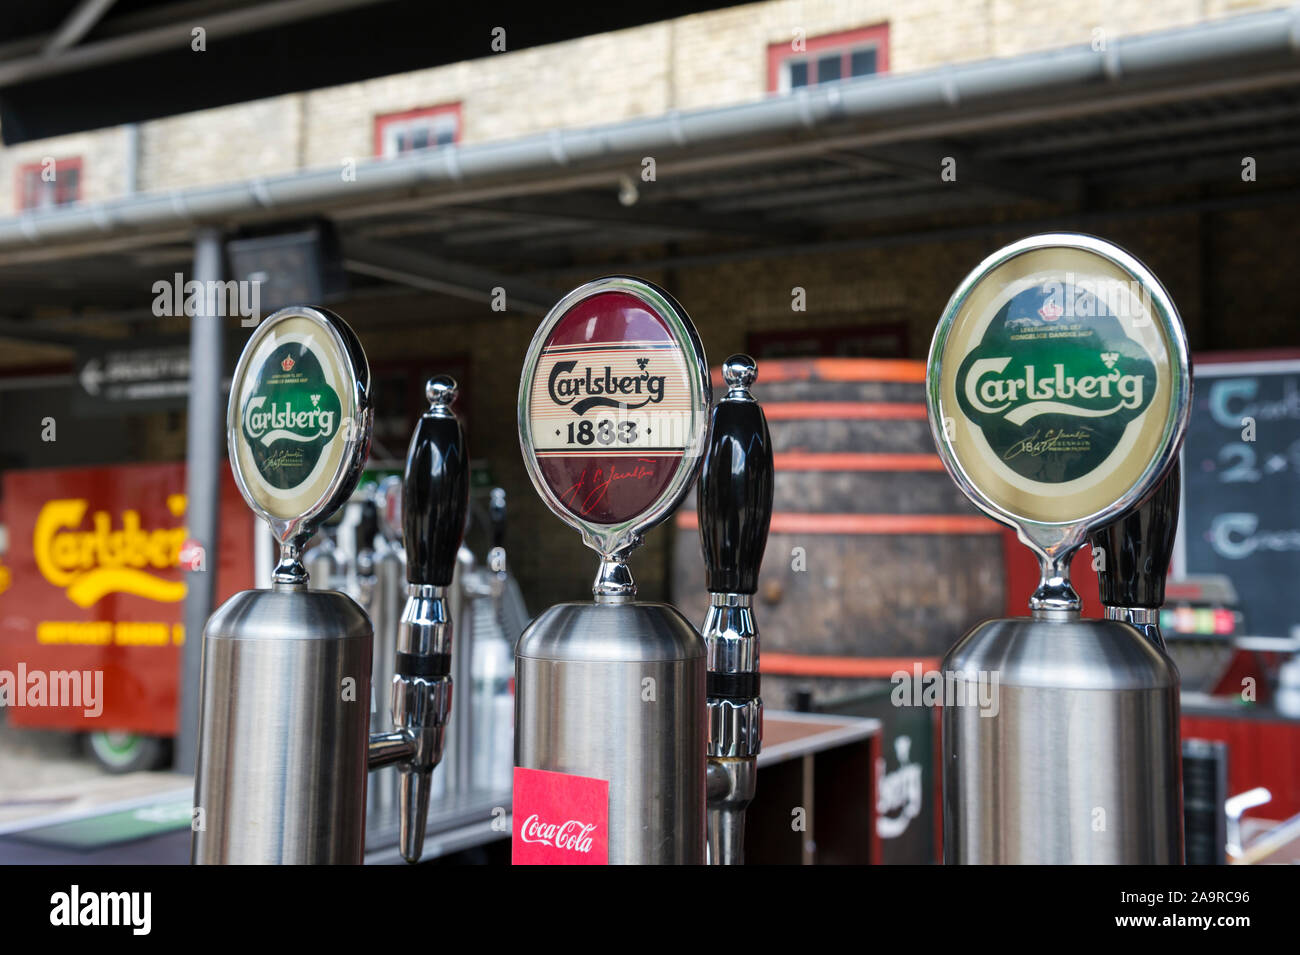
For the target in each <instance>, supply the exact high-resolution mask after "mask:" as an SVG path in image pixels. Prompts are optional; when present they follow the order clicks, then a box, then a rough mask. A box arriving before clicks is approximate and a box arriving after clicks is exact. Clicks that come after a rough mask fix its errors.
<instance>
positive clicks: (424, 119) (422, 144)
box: [375, 103, 461, 158]
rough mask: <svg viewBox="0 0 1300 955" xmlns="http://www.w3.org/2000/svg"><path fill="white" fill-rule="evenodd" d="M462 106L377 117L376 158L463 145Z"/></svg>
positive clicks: (432, 107)
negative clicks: (461, 142) (457, 144)
mask: <svg viewBox="0 0 1300 955" xmlns="http://www.w3.org/2000/svg"><path fill="white" fill-rule="evenodd" d="M460 129H461V115H460V103H443V104H442V105H440V106H426V107H423V108H421V109H409V110H407V111H405V112H403V113H385V114H384V115H383V116H376V117H375V155H376V156H383V157H385V158H392V157H393V156H401V155H402V154H404V153H411V152H415V151H416V150H420V149H433V148H436V147H438V146H448V145H450V144H452V143H458V142H460Z"/></svg>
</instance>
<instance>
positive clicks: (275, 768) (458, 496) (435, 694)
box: [191, 306, 469, 865]
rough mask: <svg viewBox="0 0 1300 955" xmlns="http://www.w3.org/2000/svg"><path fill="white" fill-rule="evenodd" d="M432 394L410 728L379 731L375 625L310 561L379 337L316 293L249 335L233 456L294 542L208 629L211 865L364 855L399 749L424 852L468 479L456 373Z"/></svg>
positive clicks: (198, 798) (397, 713) (407, 494)
mask: <svg viewBox="0 0 1300 955" xmlns="http://www.w3.org/2000/svg"><path fill="white" fill-rule="evenodd" d="M426 393H427V395H428V398H429V403H430V408H429V410H428V411H427V412H425V414H424V416H423V417H422V418H421V419H420V423H419V426H418V427H417V429H416V431H415V434H414V436H413V437H412V439H411V446H410V450H409V452H408V454H407V462H406V481H405V485H404V488H403V504H402V510H403V524H404V537H405V545H406V551H407V575H406V576H407V580H408V588H407V594H408V596H407V601H406V607H405V610H404V612H403V615H402V619H401V622H400V624H399V625H398V626H397V631H398V632H397V648H396V652H395V654H394V656H395V658H396V660H395V667H394V671H395V674H396V675H395V676H394V678H393V685H392V716H393V726H394V728H393V729H392V730H391V731H388V732H380V733H376V734H373V735H370V734H369V733H368V730H369V729H370V722H371V720H370V713H369V710H370V705H369V704H370V700H371V694H370V687H371V668H372V662H373V660H372V648H373V645H374V642H375V641H374V627H373V624H372V622H371V620H370V618H369V617H368V616H367V614H366V612H365V611H364V610H363V609H362V608H361V607H360V606H359V605H358V604H357V602H356V601H355V600H353V599H352V598H351V597H349V596H348V595H346V594H343V593H339V592H337V591H333V590H312V589H309V587H308V574H307V569H306V568H305V567H304V566H303V562H302V548H303V545H304V544H305V542H306V541H307V540H308V539H309V538H310V537H311V535H312V534H313V533H314V532H315V530H316V528H317V527H318V526H319V525H320V524H321V523H322V522H324V521H325V520H327V519H328V518H329V516H330V515H331V514H333V513H334V512H335V511H336V510H337V509H338V508H339V507H340V506H341V505H342V504H343V503H344V502H345V501H347V500H348V499H349V497H350V496H351V494H352V492H353V490H354V489H355V488H356V485H357V480H358V478H359V477H360V475H361V471H362V468H363V467H364V466H365V462H366V460H367V457H368V455H369V449H370V429H371V423H372V420H373V410H372V407H371V400H370V369H369V366H368V364H367V362H366V357H365V353H364V352H363V351H362V349H361V344H360V342H359V341H358V340H357V338H356V335H355V334H354V333H353V332H352V329H350V328H349V327H348V326H347V324H346V323H344V322H343V320H342V319H340V318H339V317H338V316H337V315H334V314H333V313H331V312H328V311H326V310H324V309H318V308H310V307H306V306H292V307H289V308H285V309H281V310H280V311H278V312H276V313H275V314H274V315H272V316H270V317H269V318H267V319H266V320H265V321H264V322H262V323H261V324H260V325H259V326H258V328H257V330H256V331H254V332H253V334H252V336H251V337H250V339H249V341H248V344H247V345H245V347H244V351H243V354H242V355H241V356H240V359H239V364H238V365H237V366H236V368H235V375H234V378H233V379H232V382H231V389H230V405H229V408H228V410H227V442H228V445H229V449H230V461H231V470H232V471H233V472H234V475H235V481H236V483H237V484H238V485H239V489H240V491H241V492H242V493H243V495H244V499H245V501H247V503H248V505H249V507H250V508H252V510H253V511H254V512H255V513H256V514H258V515H259V516H260V517H261V518H262V519H264V520H265V521H266V522H267V524H268V525H269V526H270V528H271V531H272V533H273V534H274V536H275V537H276V538H277V539H278V540H279V542H280V562H279V564H278V566H277V567H276V568H275V573H274V574H273V576H272V588H271V589H270V590H249V591H244V592H243V593H239V594H236V595H235V596H234V597H232V598H230V600H228V601H226V603H224V604H222V606H221V607H219V608H218V609H217V611H216V612H215V613H214V614H213V615H212V616H211V617H210V618H209V619H208V623H207V626H206V627H205V628H204V631H203V676H202V699H201V704H200V719H199V753H198V763H197V766H196V768H195V776H194V826H193V829H194V835H193V843H192V850H191V851H192V855H191V858H192V859H193V861H194V862H195V863H234V864H250V863H293V864H307V865H310V864H320V863H353V864H356V863H360V862H362V861H363V858H364V853H365V830H366V790H367V786H366V773H367V769H375V768H378V767H380V766H387V765H396V767H397V770H398V772H399V773H400V782H401V789H400V800H399V803H400V808H401V851H402V855H403V856H404V857H405V858H406V859H407V860H408V861H410V862H415V861H417V860H418V859H419V857H420V853H421V849H422V846H423V842H424V827H425V818H426V815H427V813H428V808H429V777H430V774H431V773H432V771H433V769H434V767H435V766H437V764H438V761H439V758H440V757H441V755H442V745H443V738H444V733H445V728H446V723H447V714H448V712H449V709H450V704H451V678H450V676H449V674H450V666H449V664H450V656H451V636H452V635H451V621H450V615H449V613H448V608H447V604H446V600H445V594H444V590H445V588H446V587H447V586H448V585H449V584H450V583H451V576H452V571H453V570H454V567H455V559H456V552H457V550H458V548H459V547H460V541H461V537H462V535H463V533H464V527H465V513H466V508H467V506H468V492H469V467H468V459H467V457H466V449H465V435H464V432H463V430H462V429H461V425H460V422H459V421H458V420H457V418H456V416H455V414H454V413H453V412H452V411H451V404H452V402H453V401H454V400H455V398H456V384H455V382H454V381H452V380H451V379H450V378H434V379H432V380H431V381H430V382H429V383H428V386H427V389H426ZM390 490H391V487H390ZM390 503H391V502H390ZM386 510H387V509H386ZM363 511H364V513H363V518H364V519H363V520H362V521H361V525H360V527H359V528H358V537H359V540H358V541H357V544H358V546H357V550H358V552H359V553H360V552H364V551H365V549H366V547H367V546H370V547H373V546H374V545H375V543H376V537H375V531H376V525H375V520H376V517H377V514H376V512H375V510H374V508H373V507H367V508H364V509H363Z"/></svg>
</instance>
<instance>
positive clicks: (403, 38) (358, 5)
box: [0, 0, 740, 145]
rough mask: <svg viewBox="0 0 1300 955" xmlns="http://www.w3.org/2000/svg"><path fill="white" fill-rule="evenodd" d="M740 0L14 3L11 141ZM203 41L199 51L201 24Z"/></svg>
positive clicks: (8, 99) (0, 95)
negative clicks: (499, 35)
mask: <svg viewBox="0 0 1300 955" xmlns="http://www.w3.org/2000/svg"><path fill="white" fill-rule="evenodd" d="M738 2H740V0H656V2H655V3H650V4H642V3H506V4H503V3H499V2H494V3H452V2H434V0H5V2H4V3H3V4H0V133H3V136H4V141H5V142H6V143H7V144H10V145H12V144H14V143H20V142H26V141H28V140H32V139H43V138H47V137H50V136H57V135H62V134H64V133H70V132H78V131H81V130H85V129H97V128H100V127H103V126H112V125H116V124H118V123H128V122H139V121H142V120H147V119H156V118H158V117H160V116H169V115H173V114H175V113H185V112H192V111H194V110H199V109H207V108H210V107H215V106H223V105H226V104H229V103H239V102H244V101H246V100H252V99H261V98H264V97H267V96H276V95H279V94H282V93H292V92H299V91H302V90H308V89H316V88H319V87H323V86H334V85H337V84H340V83H348V82H354V81H356V80H363V79H369V78H371V77H375V76H384V75H389V74H392V73H402V72H406V71H408V70H416V69H422V68H425V67H431V66H439V65H441V64H445V63H455V62H459V61H462V60H466V59H474V58H477V57H486V56H493V55H495V53H494V52H493V49H492V46H491V43H492V39H493V36H494V34H493V30H494V29H496V28H502V29H504V30H505V31H506V33H505V40H506V48H507V49H508V50H521V49H526V48H528V47H533V46H540V45H542V44H547V43H555V42H558V41H561V40H569V39H573V38H575V37H581V36H589V35H592V34H596V33H604V32H607V31H610V30H618V29H623V28H626V27H631V26H638V25H640V24H644V23H651V22H654V21H658V20H666V19H670V18H673V17H678V16H682V15H685V14H689V13H696V12H698V11H700V10H708V9H716V8H720V7H727V6H731V5H734V4H735V3H738ZM196 27H202V28H203V29H204V31H205V49H204V50H203V52H201V53H198V52H195V51H194V50H193V49H192V45H193V44H192V31H193V30H194V29H195V28H196Z"/></svg>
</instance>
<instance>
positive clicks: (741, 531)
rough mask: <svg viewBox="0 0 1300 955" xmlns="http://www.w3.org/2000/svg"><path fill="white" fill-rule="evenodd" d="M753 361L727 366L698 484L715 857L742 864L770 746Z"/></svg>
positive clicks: (763, 510)
mask: <svg viewBox="0 0 1300 955" xmlns="http://www.w3.org/2000/svg"><path fill="white" fill-rule="evenodd" d="M757 376H758V369H757V368H756V367H755V365H754V359H752V358H750V357H749V356H748V355H732V356H731V357H730V358H728V359H727V360H726V361H725V362H724V363H723V365H722V377H723V380H724V381H725V382H726V384H727V393H726V395H724V396H723V398H722V400H721V401H719V402H718V404H717V405H716V406H715V407H714V409H713V419H712V422H711V424H710V428H709V450H708V453H707V454H705V456H704V467H703V470H702V471H701V472H700V481H699V490H698V496H699V527H700V542H701V544H702V546H703V549H704V563H705V567H706V569H707V572H708V588H709V593H710V594H711V598H710V602H709V611H708V614H707V616H706V617H705V618H704V626H703V627H702V628H701V631H700V632H701V633H702V634H703V636H704V643H705V647H706V652H707V661H708V682H707V687H708V690H707V692H708V703H707V708H708V725H709V744H708V758H709V762H708V769H707V772H706V784H707V788H708V847H707V851H708V862H709V864H710V865H740V864H742V863H743V862H744V839H745V809H746V807H747V806H748V805H749V803H750V801H751V800H752V799H753V798H754V788H755V783H756V781H757V775H758V766H757V760H758V752H759V750H760V748H761V747H762V742H763V700H762V697H761V696H760V695H759V673H758V649H759V647H758V627H757V626H756V625H755V623H754V611H753V606H752V601H753V595H754V593H755V591H757V590H758V570H759V565H760V564H761V563H762V561H763V550H764V549H765V548H766V546H767V530H768V525H769V524H770V523H771V520H772V479H773V473H772V472H773V469H772V438H771V436H770V435H769V434H768V430H767V419H766V417H765V416H764V415H763V409H762V408H761V407H760V406H759V404H758V402H757V401H755V400H754V396H753V395H751V394H750V393H749V388H750V386H751V385H752V384H753V383H754V380H755V378H757Z"/></svg>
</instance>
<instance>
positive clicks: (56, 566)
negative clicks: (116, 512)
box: [32, 498, 186, 607]
mask: <svg viewBox="0 0 1300 955" xmlns="http://www.w3.org/2000/svg"><path fill="white" fill-rule="evenodd" d="M88 506H89V504H88V502H87V501H85V500H82V499H79V498H68V499H61V500H55V501H49V502H47V503H46V504H45V506H44V507H42V508H41V511H40V514H38V515H37V517H36V529H35V533H34V534H33V535H32V553H33V556H34V557H35V560H36V567H37V569H38V570H40V572H41V576H43V577H44V578H45V579H46V580H48V581H49V582H50V583H51V584H53V585H54V586H56V587H62V588H64V589H65V590H66V591H67V594H68V599H69V600H71V601H72V602H73V603H75V604H77V605H78V606H80V607H89V606H90V605H91V604H93V603H95V602H97V601H98V600H99V599H100V598H101V597H103V596H104V595H106V594H110V593H128V594H134V595H136V596H138V597H144V598H145V599H147V600H157V601H161V602H164V603H175V602H177V601H180V600H182V599H184V597H185V582H184V581H182V580H168V579H166V578H163V577H159V576H157V575H156V574H154V573H150V572H149V571H150V570H173V569H175V568H176V566H177V564H178V561H179V557H180V550H181V545H182V544H184V542H185V536H186V529H185V528H184V527H166V528H158V529H155V530H145V529H144V528H142V527H141V524H140V512H139V511H135V510H127V511H124V512H123V514H122V527H121V529H119V530H114V529H113V518H112V515H110V514H109V513H108V512H107V511H96V512H95V513H94V514H93V515H92V517H91V523H92V525H93V527H92V529H82V522H83V519H84V518H85V515H86V510H87V507H88Z"/></svg>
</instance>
